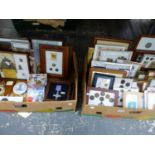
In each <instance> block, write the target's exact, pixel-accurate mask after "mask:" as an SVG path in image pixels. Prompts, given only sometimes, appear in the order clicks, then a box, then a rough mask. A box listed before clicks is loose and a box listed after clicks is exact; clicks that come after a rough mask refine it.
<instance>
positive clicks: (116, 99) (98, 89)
mask: <svg viewBox="0 0 155 155" xmlns="http://www.w3.org/2000/svg"><path fill="white" fill-rule="evenodd" d="M90 90H96V91H101V92H109V93H113V94H115V98H114V106H118V93H119V92H118V91H116V90H110V89H101V88H94V87H89V86H88V87H87V93H89V91H90ZM88 96H89V95H86V103H87V104H88Z"/></svg>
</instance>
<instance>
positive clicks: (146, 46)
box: [135, 35, 155, 53]
mask: <svg viewBox="0 0 155 155" xmlns="http://www.w3.org/2000/svg"><path fill="white" fill-rule="evenodd" d="M135 50H136V52H145V53H146V52H148V53H155V36H151V35H143V36H141V37H140V38H139V41H138V43H137V45H136V49H135Z"/></svg>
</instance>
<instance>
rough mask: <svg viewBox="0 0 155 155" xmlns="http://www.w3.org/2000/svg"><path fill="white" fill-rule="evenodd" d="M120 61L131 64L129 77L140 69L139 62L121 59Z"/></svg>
mask: <svg viewBox="0 0 155 155" xmlns="http://www.w3.org/2000/svg"><path fill="white" fill-rule="evenodd" d="M120 63H122V64H123V65H126V64H131V65H132V67H131V70H130V74H129V77H131V78H133V77H135V76H136V74H137V72H138V71H140V70H141V68H142V64H141V63H137V62H134V61H128V60H123V61H121V62H120Z"/></svg>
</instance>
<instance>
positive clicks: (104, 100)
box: [86, 87, 118, 107]
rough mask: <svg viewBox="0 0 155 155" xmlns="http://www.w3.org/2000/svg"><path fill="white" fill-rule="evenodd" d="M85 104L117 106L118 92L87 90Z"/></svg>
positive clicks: (98, 89) (90, 88) (96, 89)
mask: <svg viewBox="0 0 155 155" xmlns="http://www.w3.org/2000/svg"><path fill="white" fill-rule="evenodd" d="M86 99H87V104H89V105H92V106H110V107H113V106H117V103H118V102H117V101H118V91H115V90H108V89H100V88H93V87H88V88H87V98H86Z"/></svg>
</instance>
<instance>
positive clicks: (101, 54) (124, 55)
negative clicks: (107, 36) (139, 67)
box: [93, 45, 133, 62]
mask: <svg viewBox="0 0 155 155" xmlns="http://www.w3.org/2000/svg"><path fill="white" fill-rule="evenodd" d="M100 46H101V45H96V46H95V49H94V54H93V60H97V61H106V62H117V60H118V59H119V60H131V59H132V56H133V51H123V52H122V51H121V50H117V51H115V50H111V51H110V50H102V48H101V47H100Z"/></svg>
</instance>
